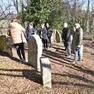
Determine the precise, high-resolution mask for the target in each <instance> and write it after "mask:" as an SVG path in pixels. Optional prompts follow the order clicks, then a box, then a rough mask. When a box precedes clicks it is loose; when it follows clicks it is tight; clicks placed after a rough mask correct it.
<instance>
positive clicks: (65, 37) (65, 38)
mask: <svg viewBox="0 0 94 94" xmlns="http://www.w3.org/2000/svg"><path fill="white" fill-rule="evenodd" d="M62 40H63V41H64V46H65V50H66V55H67V58H70V55H71V49H70V30H69V28H68V24H67V23H64V28H63V30H62Z"/></svg>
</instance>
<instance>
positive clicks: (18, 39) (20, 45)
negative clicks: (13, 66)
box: [9, 17, 26, 62]
mask: <svg viewBox="0 0 94 94" xmlns="http://www.w3.org/2000/svg"><path fill="white" fill-rule="evenodd" d="M9 34H10V36H11V39H12V42H13V44H14V46H15V48H16V51H17V55H18V56H19V58H20V61H21V62H26V58H25V51H24V43H26V38H25V29H24V28H23V27H22V26H21V25H20V24H19V23H18V19H17V17H15V18H13V19H12V22H11V23H10V24H9Z"/></svg>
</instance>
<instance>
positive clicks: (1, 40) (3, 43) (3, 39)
mask: <svg viewBox="0 0 94 94" xmlns="http://www.w3.org/2000/svg"><path fill="white" fill-rule="evenodd" d="M0 51H1V52H4V53H6V54H8V55H10V56H12V55H13V54H12V46H11V39H10V37H8V36H6V35H0Z"/></svg>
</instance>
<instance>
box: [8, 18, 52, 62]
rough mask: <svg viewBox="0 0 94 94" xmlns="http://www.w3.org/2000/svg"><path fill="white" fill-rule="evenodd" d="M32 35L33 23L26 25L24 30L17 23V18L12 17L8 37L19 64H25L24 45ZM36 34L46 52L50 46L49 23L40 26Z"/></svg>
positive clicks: (33, 31) (50, 33) (50, 30)
mask: <svg viewBox="0 0 94 94" xmlns="http://www.w3.org/2000/svg"><path fill="white" fill-rule="evenodd" d="M34 33H35V30H34V27H33V23H31V22H29V23H28V24H27V28H26V29H25V28H24V27H22V25H20V24H19V23H18V19H17V17H14V18H13V19H12V22H11V23H10V25H9V35H10V36H11V39H12V42H13V44H14V46H15V48H16V51H17V55H18V56H19V58H20V61H21V62H26V57H25V52H24V43H27V42H28V40H29V38H30V36H31V35H33V34H34ZM37 34H38V35H39V36H40V38H41V40H42V43H43V47H44V50H48V47H51V46H52V43H51V36H52V29H51V28H50V26H49V23H46V25H45V24H44V23H43V24H41V27H40V29H39V30H38V32H37Z"/></svg>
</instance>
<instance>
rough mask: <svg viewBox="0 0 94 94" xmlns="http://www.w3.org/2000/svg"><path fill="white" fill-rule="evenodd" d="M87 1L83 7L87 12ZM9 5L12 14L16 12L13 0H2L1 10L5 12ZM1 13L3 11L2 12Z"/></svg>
mask: <svg viewBox="0 0 94 94" xmlns="http://www.w3.org/2000/svg"><path fill="white" fill-rule="evenodd" d="M23 1H24V0H23ZM81 1H82V0H80V2H81ZM87 1H88V0H83V2H85V4H84V5H83V9H84V10H86V8H87ZM90 2H92V3H91V4H90V5H92V4H93V6H94V0H90ZM9 4H11V7H10V11H12V12H14V13H15V12H16V10H15V7H13V2H12V0H0V8H1V7H2V8H3V10H5V8H6V6H8V5H9ZM0 11H1V10H0Z"/></svg>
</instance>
